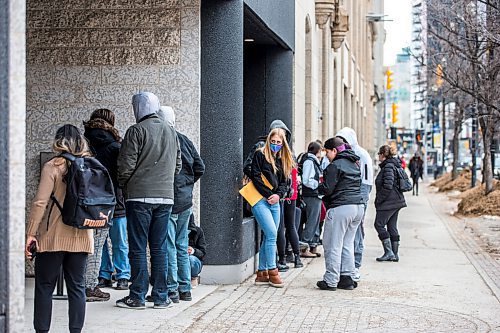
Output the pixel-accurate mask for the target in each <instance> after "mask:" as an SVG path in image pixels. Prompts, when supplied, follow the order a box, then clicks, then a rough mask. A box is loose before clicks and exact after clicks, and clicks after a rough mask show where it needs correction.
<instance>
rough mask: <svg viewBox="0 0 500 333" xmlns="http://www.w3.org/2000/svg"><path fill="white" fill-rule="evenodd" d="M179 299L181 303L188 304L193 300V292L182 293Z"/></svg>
mask: <svg viewBox="0 0 500 333" xmlns="http://www.w3.org/2000/svg"><path fill="white" fill-rule="evenodd" d="M179 299H180V300H181V301H187V302H189V301H192V300H193V298H192V297H191V292H190V291H186V292H180V293H179Z"/></svg>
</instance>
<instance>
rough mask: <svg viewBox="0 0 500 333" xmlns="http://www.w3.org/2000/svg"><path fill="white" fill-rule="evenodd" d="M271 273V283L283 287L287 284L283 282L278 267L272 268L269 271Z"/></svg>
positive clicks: (276, 286)
mask: <svg viewBox="0 0 500 333" xmlns="http://www.w3.org/2000/svg"><path fill="white" fill-rule="evenodd" d="M268 273H269V284H270V285H271V286H273V287H275V288H283V287H284V286H285V284H284V283H283V280H281V278H280V273H279V272H278V269H277V268H275V269H271V270H269V271H268Z"/></svg>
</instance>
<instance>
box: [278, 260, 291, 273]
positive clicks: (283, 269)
mask: <svg viewBox="0 0 500 333" xmlns="http://www.w3.org/2000/svg"><path fill="white" fill-rule="evenodd" d="M276 267H278V272H288V270H289V269H290V267H288V265H287V264H286V263H283V262H278V264H277V265H276Z"/></svg>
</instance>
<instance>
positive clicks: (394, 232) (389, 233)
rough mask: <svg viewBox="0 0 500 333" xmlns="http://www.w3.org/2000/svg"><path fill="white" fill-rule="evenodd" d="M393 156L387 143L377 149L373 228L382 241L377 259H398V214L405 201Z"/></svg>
mask: <svg viewBox="0 0 500 333" xmlns="http://www.w3.org/2000/svg"><path fill="white" fill-rule="evenodd" d="M395 156H396V152H395V151H394V148H392V147H391V146H388V145H384V146H382V147H380V149H379V151H378V158H379V161H380V171H379V173H378V175H377V178H376V179H375V187H376V189H377V194H376V197H375V208H376V210H377V214H376V216H375V229H376V230H377V233H378V238H379V239H380V241H381V242H382V246H383V248H384V255H383V256H381V257H379V258H377V261H399V256H398V250H399V239H400V238H399V231H398V214H399V210H400V209H401V208H404V207H406V201H405V197H404V195H403V193H402V192H401V191H400V190H399V187H398V179H397V177H398V176H397V175H398V173H397V168H401V164H400V162H399V159H398V158H396V157H395Z"/></svg>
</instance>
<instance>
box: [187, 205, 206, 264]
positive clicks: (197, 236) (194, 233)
mask: <svg viewBox="0 0 500 333" xmlns="http://www.w3.org/2000/svg"><path fill="white" fill-rule="evenodd" d="M188 229H189V246H191V247H192V248H193V250H194V252H193V255H194V256H195V257H196V258H198V259H200V261H201V262H203V258H204V257H205V255H206V254H207V243H206V241H205V234H204V233H203V229H201V228H200V227H198V226H197V225H196V224H195V223H194V215H193V214H191V217H190V218H189V227H188Z"/></svg>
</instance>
